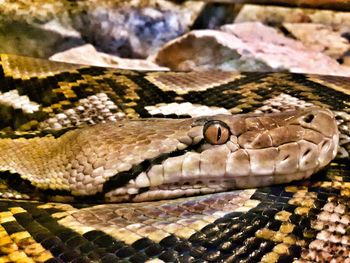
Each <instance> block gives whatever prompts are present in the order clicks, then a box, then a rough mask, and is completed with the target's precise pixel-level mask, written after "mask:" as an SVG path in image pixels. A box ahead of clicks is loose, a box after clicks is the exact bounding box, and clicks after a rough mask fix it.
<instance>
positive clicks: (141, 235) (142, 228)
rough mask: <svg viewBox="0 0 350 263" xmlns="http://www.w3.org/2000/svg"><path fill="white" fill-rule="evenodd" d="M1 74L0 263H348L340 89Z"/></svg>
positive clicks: (264, 76) (340, 83)
mask: <svg viewBox="0 0 350 263" xmlns="http://www.w3.org/2000/svg"><path fill="white" fill-rule="evenodd" d="M0 59H1V61H0V65H1V67H0V69H1V70H0V79H1V81H0V83H1V85H0V119H1V124H0V198H1V199H0V262H258V261H260V262H348V261H350V236H349V231H350V227H349V225H350V212H349V211H350V209H349V196H350V174H349V149H350V113H349V101H350V100H349V97H350V91H349V88H348V84H347V83H348V81H349V79H348V78H346V77H337V76H323V75H308V74H296V73H266V72H242V73H238V72H221V71H206V72H171V71H163V72H160V71H158V72H152V71H133V70H123V69H112V68H104V67H94V66H86V65H78V64H68V63H62V62H53V61H48V60H43V59H36V58H29V57H22V56H17V55H5V54H4V55H0Z"/></svg>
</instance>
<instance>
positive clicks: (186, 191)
mask: <svg viewBox="0 0 350 263" xmlns="http://www.w3.org/2000/svg"><path fill="white" fill-rule="evenodd" d="M313 173H314V170H313V169H309V170H305V171H300V172H296V173H291V174H281V175H269V176H253V175H251V176H241V177H234V178H224V179H218V178H214V177H212V178H206V179H203V180H196V181H193V182H190V181H185V180H183V181H181V180H180V181H178V182H176V183H169V184H162V185H158V186H150V187H145V188H135V187H132V186H130V185H128V186H125V187H121V188H118V189H115V190H113V191H110V192H108V193H106V194H105V200H106V201H108V202H145V201H154V200H162V199H173V198H178V197H184V196H194V195H201V194H210V193H217V192H224V191H228V190H232V189H249V188H257V187H264V186H269V185H272V184H286V183H290V182H291V181H295V180H303V179H307V178H309V177H310V176H311V175H312V174H313Z"/></svg>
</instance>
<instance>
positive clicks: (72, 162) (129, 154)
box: [0, 108, 339, 202]
mask: <svg viewBox="0 0 350 263" xmlns="http://www.w3.org/2000/svg"><path fill="white" fill-rule="evenodd" d="M338 140H339V135H338V130H337V123H336V121H335V119H334V116H333V114H332V112H331V111H329V110H324V109H321V108H311V109H307V110H302V111H287V112H283V113H278V114H276V113H275V114H242V115H233V116H227V115H216V116H210V117H198V118H190V119H177V120H176V119H142V120H121V121H119V122H116V123H111V122H108V123H101V124H97V125H93V126H87V127H84V128H80V129H76V130H72V131H67V132H66V133H64V134H63V135H61V136H59V137H57V138H55V137H50V136H49V137H38V138H31V139H23V138H19V139H1V140H0V147H1V149H2V155H1V156H0V170H1V171H9V172H11V173H18V174H19V175H20V176H21V178H23V179H26V180H29V181H30V182H31V183H32V184H33V185H34V186H35V187H37V188H39V189H44V190H45V189H52V190H59V191H62V190H63V191H66V192H68V193H70V194H72V195H75V196H94V195H97V194H99V195H101V193H103V196H104V199H105V200H106V201H108V202H122V201H149V200H159V199H167V198H175V197H179V196H184V195H185V196H188V195H197V194H204V193H213V192H219V191H224V190H228V189H240V188H254V187H259V186H269V185H272V184H281V183H288V182H291V181H292V180H300V179H305V178H308V177H309V176H310V175H311V174H313V173H315V172H317V171H319V170H320V169H321V168H323V167H325V166H326V165H327V164H328V163H329V162H330V161H331V160H332V159H333V158H334V157H335V155H336V153H337V145H338ZM19 153H21V154H19ZM146 164H147V165H146ZM111 182H112V183H111ZM106 185H109V186H108V187H106ZM111 186H114V187H115V188H114V189H112V188H113V187H111Z"/></svg>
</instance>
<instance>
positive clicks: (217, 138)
mask: <svg viewBox="0 0 350 263" xmlns="http://www.w3.org/2000/svg"><path fill="white" fill-rule="evenodd" d="M220 138H221V128H220V126H219V127H218V133H217V134H216V140H217V141H220Z"/></svg>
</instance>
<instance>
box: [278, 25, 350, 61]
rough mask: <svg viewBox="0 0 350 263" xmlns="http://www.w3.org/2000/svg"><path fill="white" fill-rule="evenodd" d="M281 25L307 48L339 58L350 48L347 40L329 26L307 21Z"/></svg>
mask: <svg viewBox="0 0 350 263" xmlns="http://www.w3.org/2000/svg"><path fill="white" fill-rule="evenodd" d="M283 27H284V28H285V29H286V30H287V31H288V32H289V33H291V34H292V35H293V36H294V37H295V38H296V39H298V40H300V41H301V42H302V43H303V44H304V45H305V46H306V47H307V48H310V49H312V50H315V51H319V52H322V53H324V54H327V55H328V56H330V57H331V58H334V59H339V58H341V57H342V56H343V55H344V53H345V52H346V51H348V50H349V49H350V43H349V41H348V40H347V39H346V38H344V37H342V36H341V33H340V32H339V31H335V30H333V28H332V27H331V26H327V25H322V24H309V23H283Z"/></svg>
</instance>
